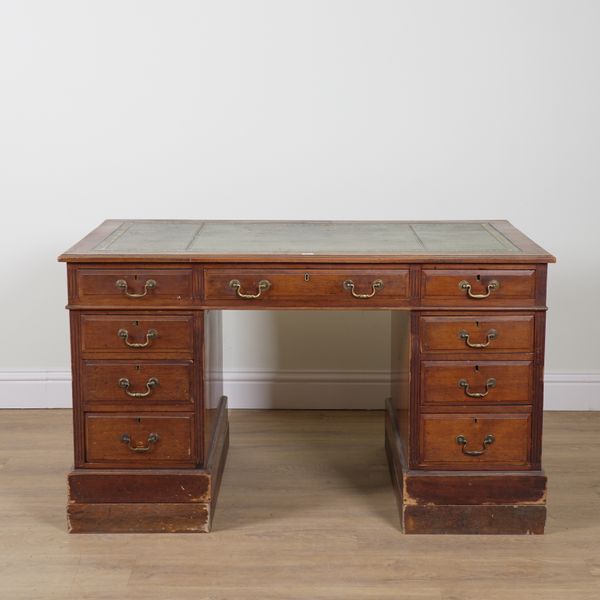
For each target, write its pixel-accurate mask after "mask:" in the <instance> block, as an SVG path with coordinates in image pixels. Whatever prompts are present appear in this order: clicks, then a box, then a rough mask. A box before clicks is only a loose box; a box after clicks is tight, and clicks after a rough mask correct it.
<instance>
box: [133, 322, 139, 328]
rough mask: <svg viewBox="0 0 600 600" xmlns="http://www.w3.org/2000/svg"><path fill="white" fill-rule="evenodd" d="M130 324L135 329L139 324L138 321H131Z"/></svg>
mask: <svg viewBox="0 0 600 600" xmlns="http://www.w3.org/2000/svg"><path fill="white" fill-rule="evenodd" d="M131 324H132V325H135V326H136V327H138V326H139V324H140V322H139V321H132V322H131Z"/></svg>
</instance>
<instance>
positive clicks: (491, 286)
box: [458, 279, 500, 300]
mask: <svg viewBox="0 0 600 600" xmlns="http://www.w3.org/2000/svg"><path fill="white" fill-rule="evenodd" d="M458 287H459V288H460V289H461V290H467V296H469V298H474V299H475V300H481V299H482V298H487V297H488V296H489V295H490V294H491V293H492V292H493V291H494V290H497V289H498V288H499V287H500V283H499V282H498V281H496V280H495V279H492V280H491V281H490V282H489V283H488V284H487V292H486V293H485V294H474V293H473V292H471V284H470V283H469V282H468V281H465V280H464V279H463V280H462V281H461V282H459V284H458Z"/></svg>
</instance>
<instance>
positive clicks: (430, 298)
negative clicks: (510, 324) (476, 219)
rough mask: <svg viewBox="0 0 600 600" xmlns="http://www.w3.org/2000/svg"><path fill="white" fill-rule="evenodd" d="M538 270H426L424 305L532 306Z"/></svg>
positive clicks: (422, 282) (422, 288) (424, 276)
mask: <svg viewBox="0 0 600 600" xmlns="http://www.w3.org/2000/svg"><path fill="white" fill-rule="evenodd" d="M535 274H536V272H535V269H492V268H484V269H464V268H460V269H447V268H440V269H423V272H422V276H421V299H422V304H423V305H424V306H477V307H478V308H483V307H485V306H510V305H522V306H532V305H534V303H535Z"/></svg>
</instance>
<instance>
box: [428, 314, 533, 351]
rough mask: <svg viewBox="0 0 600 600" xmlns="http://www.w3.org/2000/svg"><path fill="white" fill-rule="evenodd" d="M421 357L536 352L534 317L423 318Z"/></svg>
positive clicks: (476, 316)
mask: <svg viewBox="0 0 600 600" xmlns="http://www.w3.org/2000/svg"><path fill="white" fill-rule="evenodd" d="M419 339H420V346H421V347H420V350H421V352H422V353H436V352H438V353H439V352H441V353H444V352H463V353H468V354H478V355H479V354H481V355H482V356H483V355H485V354H488V353H496V352H522V353H529V352H533V341H534V317H533V315H510V316H495V315H472V316H471V315H468V316H459V317H438V316H426V317H421V318H420V336H419Z"/></svg>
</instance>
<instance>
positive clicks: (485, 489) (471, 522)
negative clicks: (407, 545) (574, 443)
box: [385, 402, 546, 535]
mask: <svg viewBox="0 0 600 600" xmlns="http://www.w3.org/2000/svg"><path fill="white" fill-rule="evenodd" d="M385 412H386V418H385V421H386V422H385V448H386V453H387V458H388V464H389V467H390V473H391V478H392V485H393V488H394V492H395V494H396V500H397V503H398V511H399V513H400V521H401V526H402V529H403V531H404V533H407V534H408V533H430V534H444V533H448V534H513V535H514V534H530V533H533V534H541V533H543V532H544V524H545V521H546V476H545V474H544V472H543V471H511V472H508V471H507V472H503V471H478V472H468V471H453V472H449V471H419V470H409V469H408V463H407V461H406V458H405V455H404V451H403V448H404V445H403V444H402V442H401V439H400V432H399V430H398V427H397V425H396V421H397V419H396V418H395V415H394V411H393V408H392V405H391V403H390V402H388V403H387V406H386V411H385Z"/></svg>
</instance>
